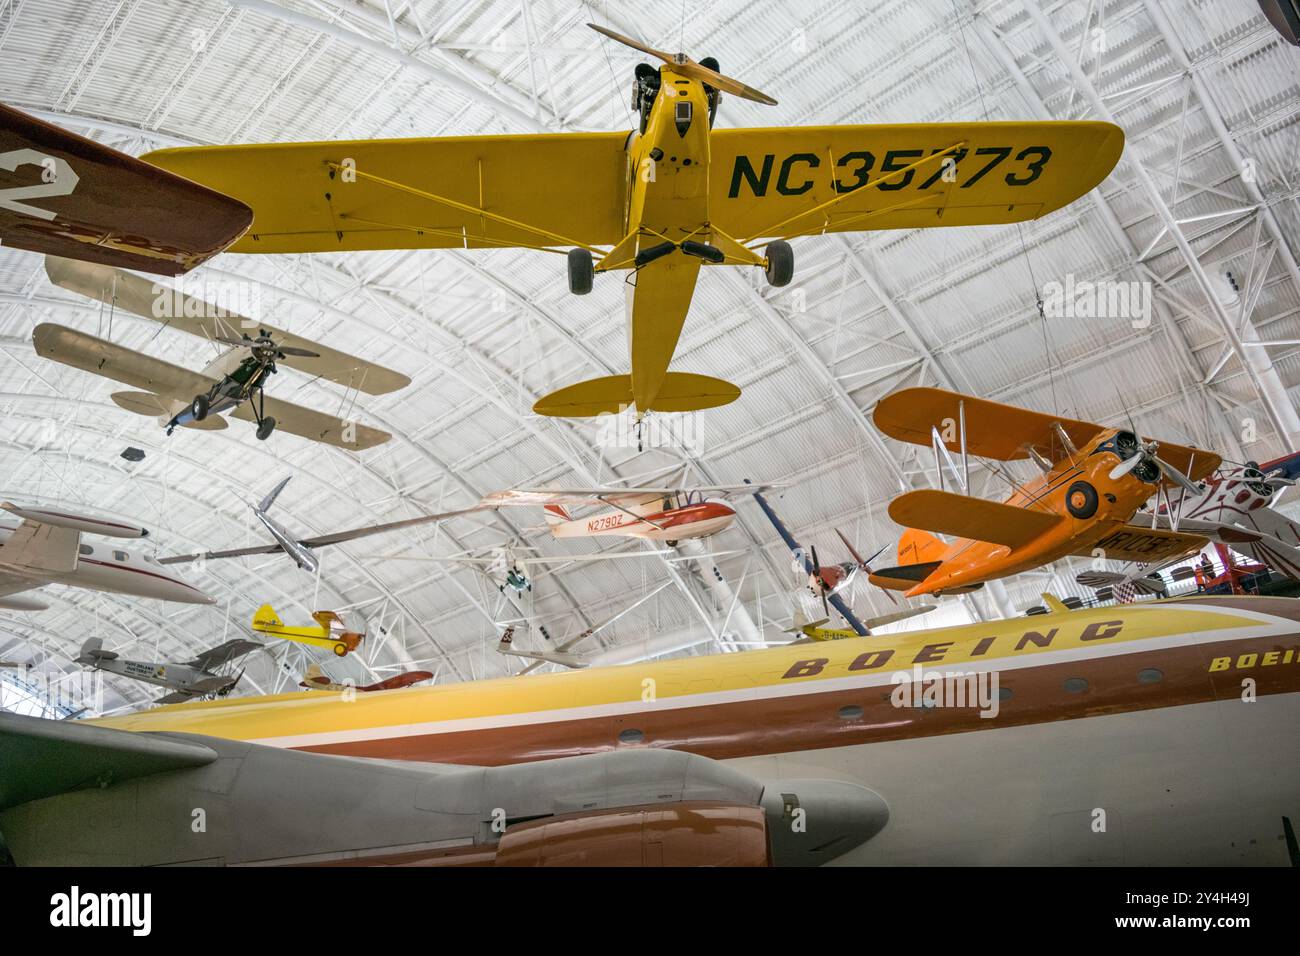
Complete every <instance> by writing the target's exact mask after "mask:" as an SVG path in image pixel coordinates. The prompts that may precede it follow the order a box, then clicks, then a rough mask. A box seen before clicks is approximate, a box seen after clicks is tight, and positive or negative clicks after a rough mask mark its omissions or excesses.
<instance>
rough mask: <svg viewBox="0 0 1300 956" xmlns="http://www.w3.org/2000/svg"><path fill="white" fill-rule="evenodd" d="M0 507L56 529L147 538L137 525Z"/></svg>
mask: <svg viewBox="0 0 1300 956" xmlns="http://www.w3.org/2000/svg"><path fill="white" fill-rule="evenodd" d="M0 507H2V508H4V510H5V511H8V512H9V513H10V514H13V515H17V516H18V517H19V518H23V519H25V520H28V521H36V522H38V523H40V524H47V525H51V526H53V527H56V528H68V529H70V530H72V531H81V532H85V533H87V534H98V535H104V536H106V537H110V538H147V537H149V530H148V529H147V528H141V527H139V526H138V525H131V524H123V523H122V522H120V521H110V520H108V519H107V518H99V517H96V516H94V515H85V514H76V513H71V512H67V511H54V510H51V509H48V508H21V507H19V506H18V505H15V504H13V503H12V502H9V501H6V502H4V504H3V505H0Z"/></svg>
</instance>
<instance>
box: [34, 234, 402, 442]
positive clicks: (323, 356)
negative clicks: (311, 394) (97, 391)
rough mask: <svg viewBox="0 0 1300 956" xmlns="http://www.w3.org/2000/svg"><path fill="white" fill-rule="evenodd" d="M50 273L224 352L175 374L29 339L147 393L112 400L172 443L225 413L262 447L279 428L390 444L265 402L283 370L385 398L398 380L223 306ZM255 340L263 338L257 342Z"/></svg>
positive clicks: (157, 364)
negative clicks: (183, 431)
mask: <svg viewBox="0 0 1300 956" xmlns="http://www.w3.org/2000/svg"><path fill="white" fill-rule="evenodd" d="M45 270H46V273H47V274H48V275H49V277H50V281H51V282H53V283H54V284H55V285H57V286H60V287H61V288H64V289H68V290H69V291H72V292H76V293H78V294H79V295H84V296H86V297H88V298H91V299H95V300H96V301H99V302H102V303H104V304H105V306H107V307H109V308H111V309H113V310H119V309H120V310H121V311H124V312H126V313H129V314H132V315H135V316H139V317H141V318H145V319H149V320H151V321H155V322H159V323H161V324H163V325H165V326H168V327H170V328H174V329H178V330H180V331H182V332H188V333H189V334H191V335H195V336H198V337H200V338H203V339H205V340H207V341H209V342H211V343H212V344H213V345H214V346H216V347H221V346H226V347H227V348H225V349H224V350H221V351H219V352H218V354H217V356H216V357H215V358H214V359H213V360H212V361H211V362H209V363H208V364H207V365H206V366H205V367H204V368H203V369H202V370H201V371H199V372H193V371H191V370H189V369H185V368H182V367H180V366H177V365H172V364H171V363H169V362H164V361H162V360H161V359H157V358H154V357H152V356H149V355H145V354H143V353H140V352H136V351H134V350H132V349H129V348H126V347H125V346H122V345H117V344H115V343H113V342H109V341H106V340H104V339H100V338H97V337H96V336H93V335H89V334H87V333H85V332H79V331H77V330H75V329H70V328H67V327H65V326H61V325H55V324H52V323H42V324H40V325H37V326H36V328H35V330H34V331H33V333H32V340H33V342H34V343H35V345H36V351H37V354H39V355H41V356H42V357H44V358H47V359H50V360H52V361H55V362H60V363H62V364H64V365H69V366H71V367H73V368H78V369H81V370H82V371H85V372H90V373H92V374H94V375H99V376H101V377H103V378H108V379H112V380H113V381H116V382H121V383H123V384H124V385H130V386H132V387H134V388H137V389H141V391H134V392H114V393H113V394H112V396H111V398H112V399H113V402H114V403H115V404H116V405H118V406H119V407H120V408H123V409H125V410H126V411H129V412H132V413H134V414H137V415H147V416H152V417H157V418H158V420H159V423H160V424H161V425H162V426H163V427H164V428H165V429H166V430H167V434H168V435H170V434H171V433H172V431H173V430H174V429H175V428H177V427H178V426H185V427H188V428H197V429H207V430H213V429H223V428H226V427H227V423H226V420H225V418H223V417H222V415H223V414H224V413H229V414H230V415H231V416H232V417H235V418H240V419H244V420H246V421H252V422H254V423H255V424H256V426H257V437H258V439H259V440H262V441H265V440H266V439H267V438H269V437H270V435H271V433H272V432H273V431H274V430H275V429H276V427H277V426H279V427H281V428H282V429H283V430H284V431H287V432H290V433H292V434H294V435H298V436H300V437H302V438H307V439H309V440H311V441H317V442H322V443H324V444H329V445H334V446H335V447H338V448H345V449H348V450H351V451H362V450H364V449H367V448H373V447H374V446H376V445H380V444H383V443H384V442H386V441H388V440H389V439H390V438H391V437H392V436H391V435H389V434H388V433H387V432H385V431H380V430H379V429H375V428H371V427H369V426H367V425H361V424H359V423H357V422H354V421H352V420H351V419H350V418H345V417H341V416H337V415H333V416H332V415H326V414H324V413H322V412H318V411H315V410H313V409H308V408H303V407H302V406H300V405H296V404H293V403H291V402H286V401H282V400H280V399H273V398H270V399H269V398H267V397H266V393H265V388H266V384H267V380H268V378H269V377H270V376H271V375H274V374H275V373H276V372H277V370H278V368H279V363H283V364H285V365H287V366H290V367H291V368H294V369H297V370H298V371H301V372H303V373H304V374H307V375H311V376H313V377H314V378H323V379H328V380H330V381H333V382H338V383H339V384H342V385H344V386H346V387H347V388H348V389H349V391H352V390H357V391H364V392H366V393H368V394H371V395H383V394H387V393H389V392H393V391H396V390H398V389H400V388H404V387H405V386H407V385H409V384H410V381H411V380H410V379H409V378H408V377H407V376H405V375H402V374H401V373H399V372H394V371H392V370H391V369H386V368H384V367H382V366H379V365H375V364H373V363H370V362H367V361H365V360H364V359H360V358H357V357H356V356H352V355H347V354H346V353H343V352H339V351H337V350H336V349H331V348H329V347H328V346H325V345H321V344H320V343H317V342H312V341H311V340H309V339H305V338H303V337H301V336H297V335H292V334H290V333H287V332H282V331H280V330H279V329H276V328H273V327H271V326H269V325H267V324H265V323H259V322H256V321H254V320H253V319H250V318H248V317H247V316H243V315H240V314H238V313H234V312H230V311H228V310H227V309H225V308H223V307H222V306H221V305H220V304H219V303H212V302H207V301H205V300H201V299H196V298H195V297H193V296H190V295H189V294H188V293H185V292H183V291H180V290H174V289H169V288H166V287H164V286H160V285H159V284H157V283H156V282H154V281H152V280H150V279H146V278H143V277H141V276H137V275H133V274H131V273H129V272H123V271H122V270H120V269H112V268H109V267H108V266H103V265H96V264H93V263H85V262H75V261H72V260H69V259H61V258H57V257H46V263H45ZM250 330H256V334H254V335H250V334H249V331H250Z"/></svg>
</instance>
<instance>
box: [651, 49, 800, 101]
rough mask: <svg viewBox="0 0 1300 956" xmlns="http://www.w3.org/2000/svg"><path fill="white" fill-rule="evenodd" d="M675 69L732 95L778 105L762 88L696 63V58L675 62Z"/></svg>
mask: <svg viewBox="0 0 1300 956" xmlns="http://www.w3.org/2000/svg"><path fill="white" fill-rule="evenodd" d="M673 69H674V70H676V71H677V72H678V73H681V74H682V75H684V76H689V77H690V78H691V79H693V80H699V81H700V82H701V83H706V84H708V85H709V86H711V87H713V88H714V89H715V90H721V91H722V92H723V93H730V94H731V95H732V96H739V97H740V98H741V99H742V100H749V101H751V102H753V103H762V104H763V105H764V106H776V105H777V102H776V100H774V99H772V97H770V96H768V95H767V94H766V93H764V92H762V91H761V90H756V89H754V88H753V87H752V86H750V85H749V84H747V83H742V82H740V80H737V79H735V78H734V77H730V76H726V75H724V74H722V73H719V72H718V71H717V70H710V69H709V68H708V67H707V66H704V65H702V64H700V63H696V62H695V61H694V60H687V61H686V62H685V63H674V64H673Z"/></svg>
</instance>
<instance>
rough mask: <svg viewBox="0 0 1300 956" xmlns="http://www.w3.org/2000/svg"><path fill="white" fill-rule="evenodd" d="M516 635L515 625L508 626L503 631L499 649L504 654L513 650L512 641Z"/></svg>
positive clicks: (498, 645)
mask: <svg viewBox="0 0 1300 956" xmlns="http://www.w3.org/2000/svg"><path fill="white" fill-rule="evenodd" d="M514 637H515V629H514V628H513V627H507V628H506V629H505V630H504V631H502V632H501V640H500V642H498V644H497V650H498V651H499V652H500V653H502V654H509V653H510V651H511V647H510V643H511V641H513V640H514Z"/></svg>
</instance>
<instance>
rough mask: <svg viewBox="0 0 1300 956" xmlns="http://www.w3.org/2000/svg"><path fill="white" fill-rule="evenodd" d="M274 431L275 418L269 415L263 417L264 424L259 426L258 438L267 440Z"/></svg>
mask: <svg viewBox="0 0 1300 956" xmlns="http://www.w3.org/2000/svg"><path fill="white" fill-rule="evenodd" d="M273 431H275V419H274V418H271V417H270V416H269V415H268V416H267V417H266V418H263V419H262V424H260V425H258V426H257V440H258V441H266V440H267V439H268V438H270V437H271V432H273Z"/></svg>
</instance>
